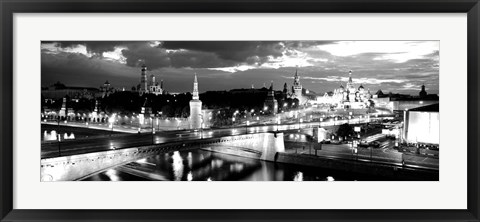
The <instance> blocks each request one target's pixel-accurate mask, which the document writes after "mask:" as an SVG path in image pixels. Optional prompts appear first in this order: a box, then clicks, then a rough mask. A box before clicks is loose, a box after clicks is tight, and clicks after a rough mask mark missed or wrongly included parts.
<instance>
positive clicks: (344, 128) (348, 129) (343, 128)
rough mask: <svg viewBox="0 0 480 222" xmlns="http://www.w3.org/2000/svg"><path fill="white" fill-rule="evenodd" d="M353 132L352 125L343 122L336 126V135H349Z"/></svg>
mask: <svg viewBox="0 0 480 222" xmlns="http://www.w3.org/2000/svg"><path fill="white" fill-rule="evenodd" d="M354 133H355V131H354V130H353V127H352V126H351V125H350V124H347V123H344V124H342V125H340V127H338V130H337V136H339V137H350V136H352V135H353V134H354Z"/></svg>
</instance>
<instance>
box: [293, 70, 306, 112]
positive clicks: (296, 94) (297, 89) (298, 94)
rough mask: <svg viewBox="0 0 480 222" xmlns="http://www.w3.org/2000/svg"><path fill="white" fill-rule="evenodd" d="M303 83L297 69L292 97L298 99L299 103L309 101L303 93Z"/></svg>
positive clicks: (303, 103)
mask: <svg viewBox="0 0 480 222" xmlns="http://www.w3.org/2000/svg"><path fill="white" fill-rule="evenodd" d="M302 89H303V87H302V84H300V77H299V76H298V70H295V76H294V77H293V86H292V94H291V98H292V99H298V105H299V106H301V105H305V102H306V101H307V100H306V99H305V97H304V96H303V95H302Z"/></svg>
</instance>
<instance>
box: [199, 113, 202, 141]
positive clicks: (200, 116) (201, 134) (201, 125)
mask: <svg viewBox="0 0 480 222" xmlns="http://www.w3.org/2000/svg"><path fill="white" fill-rule="evenodd" d="M198 115H199V116H200V117H202V125H201V126H200V130H201V131H200V133H201V134H200V138H201V139H202V140H203V115H202V114H198Z"/></svg>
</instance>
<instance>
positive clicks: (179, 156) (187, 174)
mask: <svg viewBox="0 0 480 222" xmlns="http://www.w3.org/2000/svg"><path fill="white" fill-rule="evenodd" d="M334 178H335V179H334ZM85 180H106V181H125V180H130V181H131V180H133V181H137V180H161V181H314V180H317V181H335V180H337V181H338V180H340V181H342V180H343V181H345V180H346V181H353V180H379V179H378V178H367V177H362V176H359V175H351V174H349V173H345V172H340V171H334V170H326V169H320V168H315V167H304V166H299V165H291V164H280V163H273V162H265V161H261V160H256V159H250V158H244V157H239V156H233V155H227V154H221V153H215V152H209V151H204V150H192V151H185V152H178V151H176V152H172V153H165V154H160V155H156V156H152V157H148V158H145V159H142V160H139V161H135V162H131V163H128V164H125V165H122V166H119V167H116V168H113V169H109V170H107V171H105V172H102V173H99V174H96V175H93V176H91V177H89V178H87V179H85Z"/></svg>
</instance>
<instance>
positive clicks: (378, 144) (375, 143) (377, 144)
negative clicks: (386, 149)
mask: <svg viewBox="0 0 480 222" xmlns="http://www.w3.org/2000/svg"><path fill="white" fill-rule="evenodd" d="M369 146H371V147H374V148H378V147H380V142H378V141H372V142H370V143H369Z"/></svg>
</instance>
